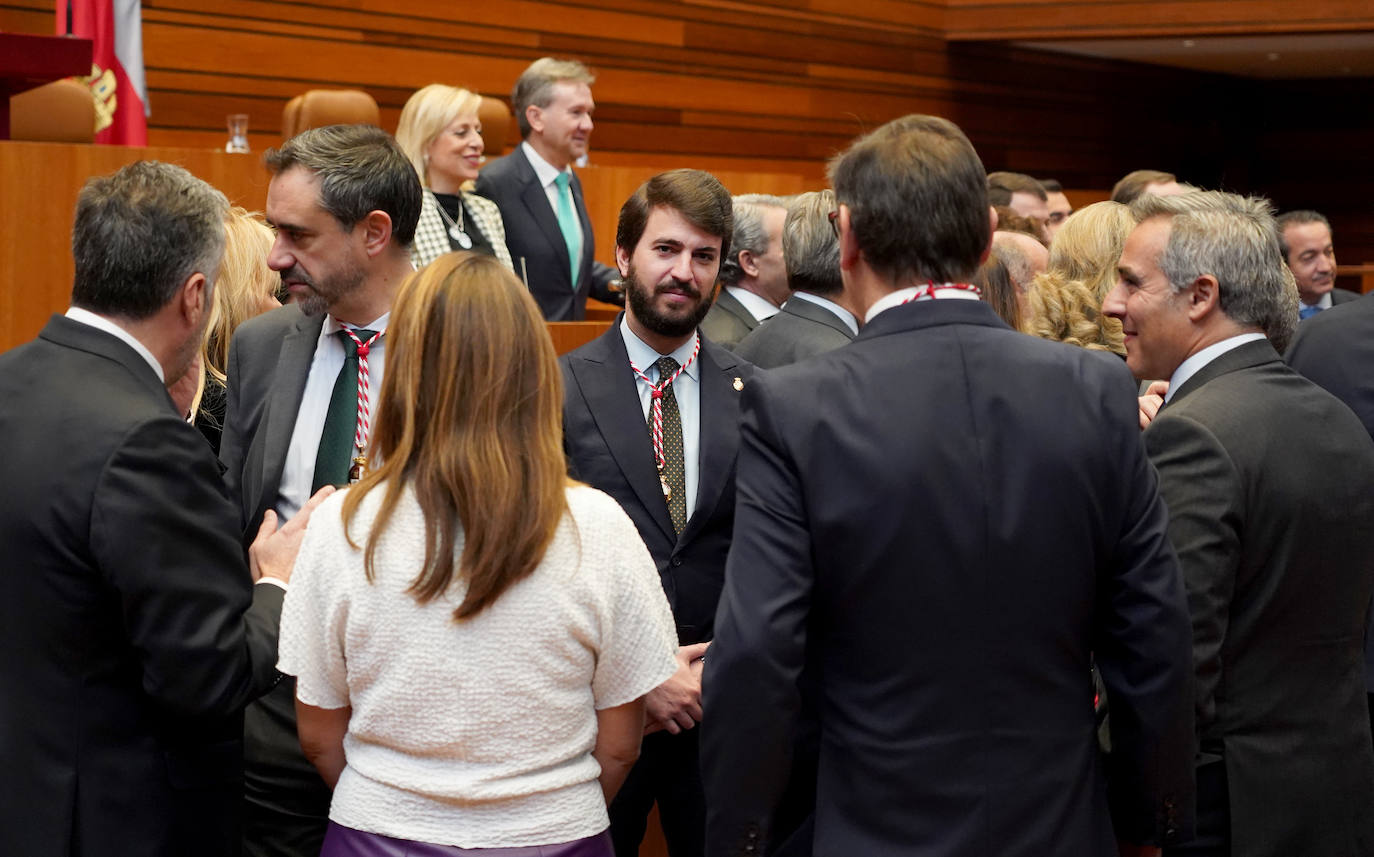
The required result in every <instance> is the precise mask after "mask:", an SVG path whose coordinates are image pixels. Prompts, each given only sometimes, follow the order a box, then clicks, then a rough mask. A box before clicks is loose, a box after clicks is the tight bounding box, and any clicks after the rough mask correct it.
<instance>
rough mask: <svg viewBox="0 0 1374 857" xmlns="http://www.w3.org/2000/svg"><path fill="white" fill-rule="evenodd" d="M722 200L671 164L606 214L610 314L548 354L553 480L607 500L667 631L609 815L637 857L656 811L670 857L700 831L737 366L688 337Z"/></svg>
mask: <svg viewBox="0 0 1374 857" xmlns="http://www.w3.org/2000/svg"><path fill="white" fill-rule="evenodd" d="M731 229H732V213H731V202H730V193H729V192H728V191H727V190H726V189H725V188H724V187H723V186H721V184H720V182H719V181H717V180H716V179H715V177H714V176H712V175H710V174H709V173H704V172H701V171H700V170H673V171H672V172H667V173H662V174H660V175H657V176H654V177H653V178H651V179H649V180H648V181H647V182H645V183H644V184H642V185H640V187H639V189H638V190H636V191H635V192H634V194H633V195H631V197H630V198H629V200H628V201H626V203H625V205H624V207H622V208H621V210H620V222H619V225H618V227H617V229H616V251H615V252H616V262H617V264H618V266H619V268H620V273H621V276H622V277H623V279H624V281H625V289H626V311H625V313H624V315H622V316H621V317H620V319H619V321H618V323H617V324H615V325H614V326H613V327H612V328H611V329H610V330H609V331H607V332H606V333H605V334H604V335H603V336H601V337H600V338H599V339H597V340H595V341H594V342H590V343H588V344H587V345H585V346H583V347H582V348H579V349H577V350H576V351H574V352H572V353H570V354H567V355H565V356H564V357H563V358H562V361H561V363H562V367H563V378H564V382H565V385H566V388H565V396H566V397H565V400H564V406H563V428H564V441H563V443H564V446H565V448H566V450H567V454H568V464H569V471H570V473H571V475H572V476H573V478H575V479H579V480H581V481H583V482H586V483H587V484H589V485H591V486H592V487H594V488H598V489H600V490H602V491H605V492H606V493H607V494H610V495H611V496H612V497H614V498H615V499H616V500H617V501H619V503H620V505H621V506H622V507H623V508H624V509H625V512H626V513H627V514H628V515H629V516H630V518H631V520H633V521H634V522H635V526H636V527H638V529H639V534H640V536H641V537H642V538H643V539H644V543H645V544H646V545H647V546H648V548H649V553H650V554H652V555H653V558H654V562H655V564H656V565H657V567H658V572H659V576H660V578H661V580H662V582H663V589H664V591H665V593H666V594H667V596H668V603H669V604H670V605H672V608H673V617H674V619H675V620H676V622H677V631H678V644H679V646H680V648H679V649H678V671H677V673H676V674H675V675H674V676H673V677H672V678H670V679H669V680H668V681H667V682H665V683H664V684H663V685H662V686H660V687H658V688H656V689H655V690H653V691H651V692H650V693H649V694H648V696H647V697H646V699H645V710H646V712H647V719H648V723H647V724H646V728H645V732H646V734H645V738H644V743H643V746H642V748H641V752H640V758H639V761H638V763H637V764H636V765H635V767H634V769H633V770H632V771H631V772H630V775H629V777H628V778H627V779H626V781H625V785H624V786H622V787H621V789H620V792H619V793H618V794H617V795H616V797H615V800H614V801H613V802H612V804H611V807H610V815H611V837H612V839H613V840H614V842H615V850H616V854H617V855H619V857H629V855H634V854H636V853H637V852H638V849H639V843H640V840H641V839H642V838H643V836H644V829H645V824H646V820H647V817H648V814H649V810H650V808H651V807H652V806H653V805H654V803H655V802H657V803H658V807H659V817H660V819H661V820H662V822H663V831H664V836H665V838H666V839H667V842H668V850H669V853H670V854H671V855H672V857H699V855H701V853H702V849H703V839H702V837H703V831H704V825H705V810H704V799H703V797H702V790H701V777H700V774H699V773H698V771H697V731H698V730H696V729H693V727H694V726H696V724H697V723H698V722H699V721H700V720H701V667H702V660H703V657H704V655H705V653H706V647H707V645H708V644H709V643H710V640H711V638H712V636H713V625H714V621H715V613H716V600H717V598H718V597H719V595H720V590H721V585H722V582H723V580H724V572H725V556H726V553H727V552H728V550H729V548H730V537H731V532H732V529H733V525H734V517H735V455H736V452H737V451H738V449H739V394H740V391H741V390H743V389H744V385H745V383H746V382H748V381H749V378H750V376H751V375H752V373H753V368H754V367H753V366H751V365H750V364H748V363H744V362H742V361H740V360H739V359H737V358H735V357H734V356H732V355H731V354H730V353H729V352H728V351H726V350H725V349H723V348H721V347H719V346H717V345H715V344H713V343H711V342H710V341H709V340H707V339H706V338H705V337H703V336H701V334H700V333H699V332H698V330H697V326H698V325H699V324H700V323H701V319H702V318H703V317H704V316H705V315H706V313H707V311H708V310H709V309H710V307H711V298H712V290H713V287H714V286H715V283H716V276H717V274H718V273H719V271H720V261H721V259H722V258H724V257H725V254H726V253H727V252H729V248H730V235H731Z"/></svg>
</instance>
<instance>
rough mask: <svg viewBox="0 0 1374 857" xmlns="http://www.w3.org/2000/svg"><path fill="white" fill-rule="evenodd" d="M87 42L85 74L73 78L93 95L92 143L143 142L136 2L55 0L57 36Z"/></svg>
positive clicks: (144, 101)
mask: <svg viewBox="0 0 1374 857" xmlns="http://www.w3.org/2000/svg"><path fill="white" fill-rule="evenodd" d="M68 33H70V34H71V35H74V36H80V37H81V38H83V39H90V40H91V42H92V53H91V73H90V74H89V75H88V76H86V77H84V78H79V79H80V80H82V81H83V82H84V83H85V84H86V85H87V86H89V87H90V88H91V97H92V98H94V99H95V115H96V121H95V130H96V134H95V141H96V142H97V143H112V144H114V145H117V146H146V145H148V120H147V114H148V107H147V104H148V86H147V84H146V83H145V82H144V79H143V16H142V8H141V4H140V2H139V0H57V34H58V35H65V34H68Z"/></svg>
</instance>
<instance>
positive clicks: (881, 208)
mask: <svg viewBox="0 0 1374 857" xmlns="http://www.w3.org/2000/svg"><path fill="white" fill-rule="evenodd" d="M829 172H830V183H831V185H832V186H833V187H834V188H835V198H836V200H838V202H839V204H840V205H843V206H845V207H846V208H848V209H849V224H850V229H851V230H853V232H854V237H855V239H856V241H857V242H858V245H859V250H860V252H862V253H863V256H864V259H865V260H866V261H867V263H868V265H869V266H870V267H871V268H872V269H873V270H874V271H876V272H877V273H879V274H881V275H883V276H885V277H888V278H890V279H892V280H894V281H903V280H909V279H912V278H915V279H918V280H921V281H924V280H926V279H931V280H934V281H936V282H943V281H958V280H964V279H967V278H968V277H969V276H970V275H972V274H973V272H974V271H975V270H976V269H977V268H978V263H979V262H980V261H981V259H982V256H983V250H985V249H986V248H987V246H988V239H989V237H990V233H991V230H992V224H991V223H989V221H988V188H987V175H986V174H985V173H984V172H983V162H982V161H980V160H979V159H978V153H977V152H975V151H974V150H973V144H972V143H970V142H969V141H968V138H967V137H965V136H964V132H963V131H960V130H959V127H958V126H957V125H955V124H954V123H953V122H950V121H949V120H948V119H941V118H940V117H938V116H922V115H919V114H912V115H910V116H903V117H902V118H900V119H894V120H892V121H891V122H888V123H887V124H886V125H883V126H882V127H881V128H878V129H877V130H875V131H873V132H871V133H869V134H866V135H864V136H863V137H860V138H859V139H858V140H856V141H855V142H854V144H853V145H852V146H850V147H849V148H848V149H847V150H846V151H845V152H844V153H843V154H841V155H839V156H838V157H836V158H835V159H834V160H832V161H831V162H830V170H829Z"/></svg>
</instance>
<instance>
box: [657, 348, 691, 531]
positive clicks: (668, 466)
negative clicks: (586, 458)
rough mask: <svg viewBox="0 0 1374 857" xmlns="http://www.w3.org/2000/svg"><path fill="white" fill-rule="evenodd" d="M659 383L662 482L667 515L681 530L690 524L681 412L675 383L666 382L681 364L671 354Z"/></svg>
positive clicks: (663, 360)
mask: <svg viewBox="0 0 1374 857" xmlns="http://www.w3.org/2000/svg"><path fill="white" fill-rule="evenodd" d="M654 366H655V367H657V368H658V383H660V384H663V473H662V474H661V475H662V477H663V481H665V482H667V483H668V489H669V496H668V498H667V500H668V516H669V517H670V518H672V519H673V532H675V533H681V532H682V528H683V527H685V526H687V471H686V469H685V468H684V466H683V463H682V414H680V413H678V409H677V396H675V395H673V385H672V384H671V383H667V384H665V383H664V382H665V381H667V380H668V379H669V378H671V377H673V375H674V373H676V372H677V367H678V363H677V361H676V360H674V359H673V358H671V357H660V358H658V360H657V361H655V363H654ZM653 419H654V418H653V408H652V407H650V408H649V430H650V431H653Z"/></svg>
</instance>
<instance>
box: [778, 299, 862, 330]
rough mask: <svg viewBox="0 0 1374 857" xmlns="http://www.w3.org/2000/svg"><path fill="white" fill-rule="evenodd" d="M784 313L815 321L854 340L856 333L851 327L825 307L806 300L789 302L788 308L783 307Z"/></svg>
mask: <svg viewBox="0 0 1374 857" xmlns="http://www.w3.org/2000/svg"><path fill="white" fill-rule="evenodd" d="M782 311H783V312H787V313H791V314H792V315H795V316H797V317H798V318H804V319H806V320H807V321H814V322H816V323H817V324H823V325H825V326H826V327H829V328H832V329H834V330H837V331H839V332H840V333H843V334H844V335H845V338H846V339H853V338H854V331H852V330H850V329H849V326H848V325H846V324H845V323H844V320H843V319H841V318H840V317H839V316H837V315H835V313H833V312H831V311H830V310H828V309H826V308H825V307H823V306H820V305H818V304H813V303H811V302H810V301H808V300H807V299H806V298H801V299H800V300H797V299H793V300H790V301H788V302H787V306H785V307H783V308H782Z"/></svg>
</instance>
